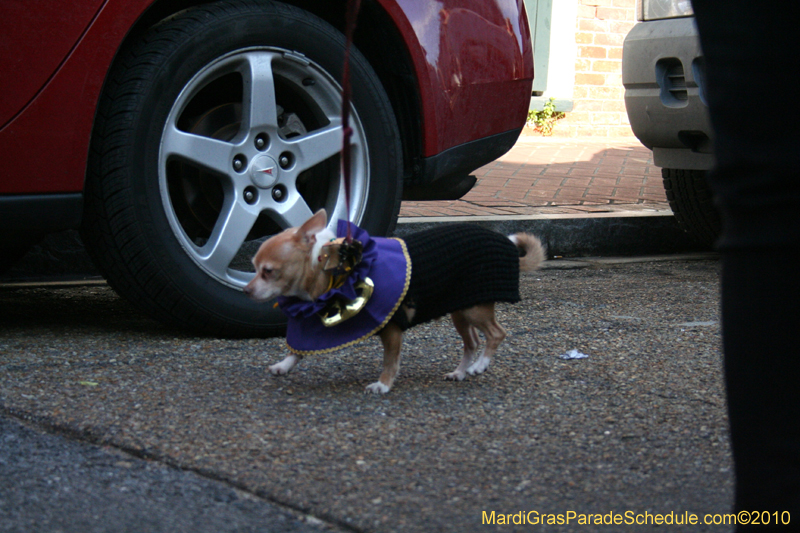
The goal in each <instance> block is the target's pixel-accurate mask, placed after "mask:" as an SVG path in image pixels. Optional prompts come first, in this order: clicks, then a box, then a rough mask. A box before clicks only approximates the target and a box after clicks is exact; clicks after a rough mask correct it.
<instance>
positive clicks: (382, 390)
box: [367, 381, 390, 394]
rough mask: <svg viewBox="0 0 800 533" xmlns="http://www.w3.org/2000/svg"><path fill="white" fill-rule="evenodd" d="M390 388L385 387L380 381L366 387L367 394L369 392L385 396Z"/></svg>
mask: <svg viewBox="0 0 800 533" xmlns="http://www.w3.org/2000/svg"><path fill="white" fill-rule="evenodd" d="M389 390H390V387H387V386H386V385H384V384H383V383H381V382H380V381H376V382H375V383H370V384H369V385H367V392H371V393H373V394H386V393H387V392H389Z"/></svg>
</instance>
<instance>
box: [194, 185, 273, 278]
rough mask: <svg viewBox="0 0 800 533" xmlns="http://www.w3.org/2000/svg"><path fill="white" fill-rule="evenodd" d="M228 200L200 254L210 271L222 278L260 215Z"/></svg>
mask: <svg viewBox="0 0 800 533" xmlns="http://www.w3.org/2000/svg"><path fill="white" fill-rule="evenodd" d="M228 198H229V197H226V201H225V204H224V205H223V208H222V212H221V213H220V217H219V219H218V220H217V224H216V225H215V226H214V230H213V231H212V232H211V236H210V237H209V238H208V242H207V243H206V244H205V245H204V246H203V247H202V248H201V249H200V250H199V254H198V255H199V259H200V260H201V261H202V262H203V264H204V265H205V267H206V268H207V269H208V270H210V271H211V272H214V273H215V274H217V275H218V276H222V277H225V276H226V272H227V270H228V265H229V264H230V263H231V260H232V259H233V258H234V257H235V256H236V253H237V252H238V251H239V248H241V247H242V244H243V243H244V241H245V239H246V238H247V234H248V233H250V230H251V229H252V228H253V224H255V222H256V219H257V218H258V213H255V212H253V211H251V210H249V209H247V207H246V206H245V205H244V204H243V203H242V202H238V201H234V200H233V199H232V198H231V199H230V200H229V199H228Z"/></svg>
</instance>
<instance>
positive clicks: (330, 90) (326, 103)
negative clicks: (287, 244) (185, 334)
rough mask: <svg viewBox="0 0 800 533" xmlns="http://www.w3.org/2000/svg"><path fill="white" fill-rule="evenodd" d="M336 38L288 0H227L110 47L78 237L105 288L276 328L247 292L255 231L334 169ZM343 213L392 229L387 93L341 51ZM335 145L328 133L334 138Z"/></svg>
mask: <svg viewBox="0 0 800 533" xmlns="http://www.w3.org/2000/svg"><path fill="white" fill-rule="evenodd" d="M343 57H344V37H343V35H342V34H341V32H339V31H338V30H336V29H335V28H334V27H333V26H331V25H330V24H328V23H326V22H325V21H323V20H321V19H319V18H318V17H316V16H314V15H312V14H310V13H308V12H306V11H304V10H302V9H299V8H296V7H293V6H289V5H286V4H282V3H279V2H270V1H258V2H256V1H248V0H241V1H239V0H231V1H218V2H214V3H210V4H204V5H202V6H198V7H196V8H193V9H189V10H186V11H182V12H180V13H178V14H176V15H174V16H172V17H170V18H168V19H166V20H164V21H162V22H160V23H159V24H157V25H156V26H154V27H152V28H150V29H149V30H148V31H147V32H146V33H145V34H144V35H142V36H141V37H139V38H137V39H135V40H134V42H132V43H130V44H129V45H128V46H126V47H125V48H124V49H123V50H122V51H121V52H120V53H119V55H118V59H117V60H116V61H115V66H114V67H113V69H112V71H111V72H110V74H109V77H108V79H107V81H106V85H105V87H104V92H103V95H102V98H101V102H100V106H99V109H98V113H97V118H96V121H95V128H94V131H93V138H92V147H91V154H90V161H89V172H88V176H87V184H86V191H85V212H84V223H83V227H82V237H83V239H84V241H85V243H86V246H87V249H88V250H89V253H90V254H91V256H92V258H93V260H94V261H95V263H96V264H97V266H98V268H99V269H100V271H101V272H102V274H103V275H104V276H105V277H106V279H107V280H108V282H109V284H110V285H111V286H112V287H113V288H114V290H116V291H117V292H118V293H119V294H121V295H122V296H124V297H126V298H127V299H128V300H130V301H131V302H133V303H134V304H136V305H137V306H138V307H139V308H141V309H142V310H144V311H145V312H146V313H147V314H149V315H151V316H152V317H154V318H156V319H158V320H165V321H169V322H171V323H173V324H176V325H178V326H180V327H182V328H186V329H188V330H191V331H193V332H195V333H199V334H203V335H218V336H234V337H242V336H264V335H274V334H280V333H281V332H282V331H283V328H284V325H285V318H284V316H283V315H282V314H281V313H280V311H279V310H277V309H275V308H273V306H272V305H268V304H258V303H256V302H253V301H251V300H249V299H248V298H246V297H245V296H244V294H243V292H242V288H243V286H244V285H245V284H246V282H247V281H248V280H249V279H250V278H251V277H252V275H253V269H252V266H251V265H250V258H251V257H252V254H253V253H254V251H255V250H256V249H257V248H258V245H259V244H260V243H261V242H263V241H264V240H265V239H266V238H268V237H269V236H270V235H273V234H275V233H277V232H279V231H281V230H282V229H284V228H285V227H289V226H296V225H299V224H300V223H301V222H303V221H304V220H305V219H306V218H307V217H308V216H310V215H311V214H312V213H313V212H315V211H316V210H317V209H319V208H322V207H325V208H326V209H327V211H328V213H329V223H330V225H331V226H334V225H335V223H336V219H337V218H344V217H346V215H347V211H346V209H345V207H344V206H345V199H344V193H343V189H344V187H343V184H342V180H341V175H340V170H339V154H340V153H341V143H342V141H341V139H342V134H341V133H342V128H341V122H340V113H341V88H340V86H339V84H338V82H337V80H339V79H341V70H342V65H343ZM351 81H352V106H351V127H352V128H353V137H352V143H351V154H352V155H351V159H352V178H351V195H350V217H349V218H350V220H352V221H353V222H355V223H357V224H359V225H361V226H362V227H364V228H365V229H366V230H367V231H369V232H370V233H372V234H376V235H383V234H386V233H387V232H390V231H391V230H392V229H393V227H394V224H395V223H396V220H397V214H398V211H399V207H400V198H401V194H402V175H403V172H402V161H401V147H400V141H399V138H398V137H399V135H398V133H397V132H398V128H397V124H396V120H395V117H394V114H393V111H392V107H391V103H390V101H389V99H388V97H387V95H386V91H385V90H384V88H383V86H382V85H381V83H380V80H379V79H378V77H377V75H376V73H375V72H374V70H373V69H372V68H371V66H370V65H369V63H368V62H367V60H366V59H365V58H364V56H363V55H362V54H361V53H359V52H358V50H357V49H353V51H352V54H351ZM337 143H338V145H337Z"/></svg>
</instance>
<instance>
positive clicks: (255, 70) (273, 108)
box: [242, 52, 278, 131]
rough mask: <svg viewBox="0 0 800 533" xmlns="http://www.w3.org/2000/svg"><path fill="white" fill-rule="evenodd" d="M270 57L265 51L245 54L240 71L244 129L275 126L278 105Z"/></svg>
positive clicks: (271, 56) (276, 123)
mask: <svg viewBox="0 0 800 533" xmlns="http://www.w3.org/2000/svg"><path fill="white" fill-rule="evenodd" d="M272 58H273V55H272V54H271V53H267V52H251V53H249V54H247V56H246V62H245V65H244V67H243V71H242V78H243V81H244V99H243V102H242V108H243V110H242V115H243V116H242V119H243V122H244V124H243V127H244V128H245V129H249V130H251V131H252V130H254V129H256V128H263V127H265V126H272V127H273V128H277V125H278V106H277V104H276V102H275V79H274V77H273V73H272Z"/></svg>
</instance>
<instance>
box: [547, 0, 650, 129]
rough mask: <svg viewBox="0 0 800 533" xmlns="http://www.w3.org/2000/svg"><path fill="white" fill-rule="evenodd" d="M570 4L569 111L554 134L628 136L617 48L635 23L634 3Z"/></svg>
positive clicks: (588, 0) (589, 0)
mask: <svg viewBox="0 0 800 533" xmlns="http://www.w3.org/2000/svg"><path fill="white" fill-rule="evenodd" d="M561 1H563V0H561ZM573 1H577V2H578V17H577V22H576V28H575V42H576V45H577V52H578V53H577V57H576V60H575V61H576V63H575V88H574V92H573V102H574V107H573V110H572V112H570V113H567V116H566V118H565V119H563V120H561V121H559V123H558V125H557V126H556V128H555V130H554V132H553V134H554V135H555V136H559V137H576V136H584V135H591V136H595V137H621V136H629V135H633V132H632V131H631V128H630V124H629V122H628V116H627V115H626V114H625V101H624V89H623V87H622V43H623V41H624V40H625V36H626V35H627V34H628V31H630V29H631V28H632V27H633V25H634V24H635V23H636V0H573Z"/></svg>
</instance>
